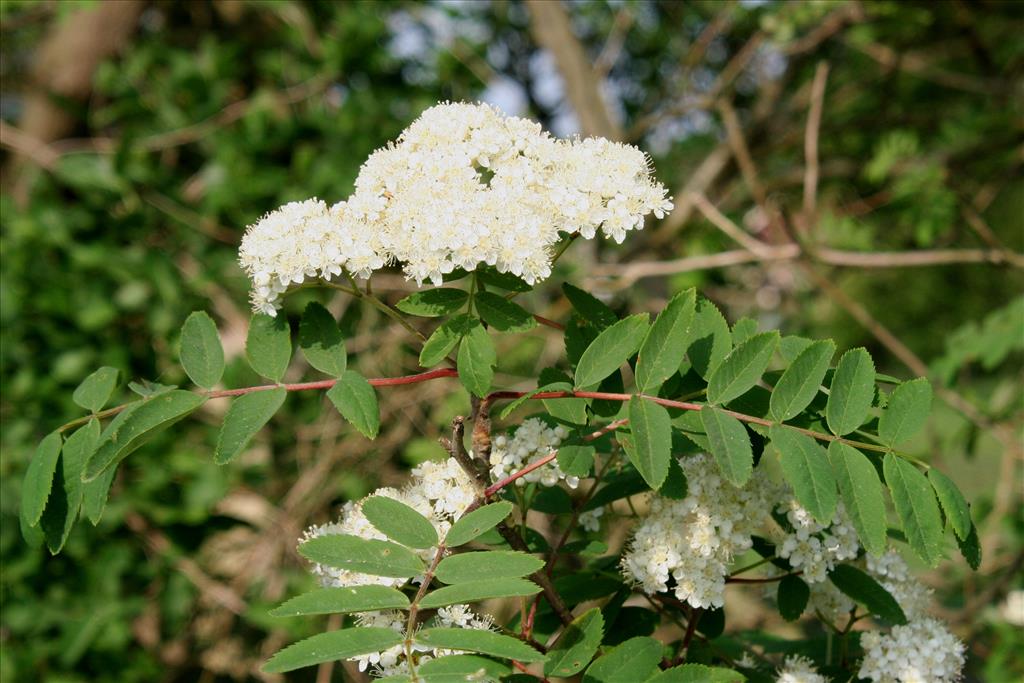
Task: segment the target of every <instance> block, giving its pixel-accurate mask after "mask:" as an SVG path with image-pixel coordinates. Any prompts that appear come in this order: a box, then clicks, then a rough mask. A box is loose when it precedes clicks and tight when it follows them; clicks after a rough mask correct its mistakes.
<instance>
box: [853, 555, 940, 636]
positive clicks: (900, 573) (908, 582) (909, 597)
mask: <svg viewBox="0 0 1024 683" xmlns="http://www.w3.org/2000/svg"><path fill="white" fill-rule="evenodd" d="M867 569H868V573H869V574H871V575H872V576H873V577H874V578H875V579H877V580H878V582H879V583H880V584H882V587H883V588H885V590H887V591H889V593H890V594H891V595H892V597H894V598H895V599H896V602H898V603H899V605H900V607H901V608H902V609H903V613H904V614H906V615H907V619H910V620H914V619H917V618H919V617H924V616H927V613H928V605H929V603H930V602H931V598H932V593H933V591H932V589H931V588H928V587H927V586H925V585H924V584H923V583H921V582H920V581H919V580H918V579H917V578H916V577H914V575H913V574H911V572H910V567H908V566H907V562H906V560H904V559H903V556H902V555H900V554H899V553H898V552H896V551H895V550H892V549H889V551H888V552H886V553H885V554H884V555H882V556H881V557H875V556H873V555H871V554H870V553H869V554H868V556H867Z"/></svg>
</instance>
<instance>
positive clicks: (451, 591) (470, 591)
mask: <svg viewBox="0 0 1024 683" xmlns="http://www.w3.org/2000/svg"><path fill="white" fill-rule="evenodd" d="M539 592H540V586H538V585H537V584H535V583H534V582H533V581H527V580H526V579H518V578H512V579H481V580H480V581H466V582H465V583H457V584H455V585H452V586H443V587H441V588H438V589H437V590H435V591H433V592H431V593H428V594H427V595H426V596H424V598H423V599H422V600H421V601H420V607H422V608H423V609H434V608H436V607H444V606H446V605H458V604H462V603H470V602H479V601H480V600H490V599H491V598H518V597H524V596H529V595H536V594H537V593H539Z"/></svg>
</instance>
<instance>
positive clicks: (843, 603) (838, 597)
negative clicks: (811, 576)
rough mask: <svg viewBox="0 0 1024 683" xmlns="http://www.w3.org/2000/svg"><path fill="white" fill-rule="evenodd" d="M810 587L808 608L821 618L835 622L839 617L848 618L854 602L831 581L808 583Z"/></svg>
mask: <svg viewBox="0 0 1024 683" xmlns="http://www.w3.org/2000/svg"><path fill="white" fill-rule="evenodd" d="M808 586H809V587H810V589H811V598H810V601H809V602H808V608H809V609H811V610H812V611H814V612H817V613H818V614H820V615H821V616H822V618H823V619H825V620H826V621H828V622H829V623H831V624H835V623H836V622H838V621H839V620H840V619H841V618H845V619H849V617H850V610H852V609H853V608H854V607H856V603H854V601H853V600H851V599H850V598H849V596H847V595H846V593H844V592H842V591H841V590H839V589H838V588H836V586H835V584H834V583H832V582H831V581H822V582H821V583H812V584H808Z"/></svg>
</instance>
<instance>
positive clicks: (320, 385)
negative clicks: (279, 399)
mask: <svg viewBox="0 0 1024 683" xmlns="http://www.w3.org/2000/svg"><path fill="white" fill-rule="evenodd" d="M458 376H459V372H458V371H457V370H455V369H454V368H439V369H437V370H428V371H427V372H421V373H419V374H416V375H404V376H402V377H379V378H374V379H370V380H367V381H368V382H369V383H370V386H374V387H394V386H398V385H401V384H417V383H418V382H429V381H430V380H432V379H438V378H440V377H458ZM337 382H338V380H336V379H322V380H319V381H317V382H300V383H298V384H263V385H260V386H256V387H242V388H241V389H221V390H220V391H211V392H208V393H207V394H206V395H207V396H208V397H209V398H222V397H225V396H241V395H243V394H251V393H254V392H257V391H270V390H271V389H277V388H278V387H283V388H284V389H285V390H287V391H309V390H315V389H330V388H331V387H333V386H334V385H335V384H336V383H337Z"/></svg>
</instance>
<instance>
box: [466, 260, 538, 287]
mask: <svg viewBox="0 0 1024 683" xmlns="http://www.w3.org/2000/svg"><path fill="white" fill-rule="evenodd" d="M474 272H475V273H476V276H477V277H478V278H480V280H481V281H482V282H483V283H484V284H486V285H490V286H492V287H498V288H500V289H507V290H508V291H510V292H529V291H530V290H531V289H533V285H531V284H530V283H529V282H527V281H526V280H524V279H523V278H521V277H519V276H518V275H516V274H514V273H502V272H500V271H499V270H498V269H497V268H495V267H494V266H481V267H479V268H477V269H476V270H475V271H474Z"/></svg>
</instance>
